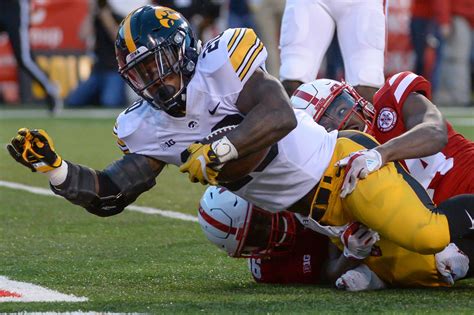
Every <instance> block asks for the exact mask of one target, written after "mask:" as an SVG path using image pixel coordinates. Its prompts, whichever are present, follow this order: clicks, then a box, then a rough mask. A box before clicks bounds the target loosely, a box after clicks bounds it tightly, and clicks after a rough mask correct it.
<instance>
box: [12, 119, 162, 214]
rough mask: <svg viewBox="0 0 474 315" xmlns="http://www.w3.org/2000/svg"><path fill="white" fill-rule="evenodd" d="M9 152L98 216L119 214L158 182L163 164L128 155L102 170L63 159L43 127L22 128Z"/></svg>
mask: <svg viewBox="0 0 474 315" xmlns="http://www.w3.org/2000/svg"><path fill="white" fill-rule="evenodd" d="M7 150H8V152H9V153H10V155H11V156H12V157H13V158H14V159H15V160H16V161H17V162H19V163H20V164H22V165H24V166H26V167H28V168H29V169H31V170H32V171H34V172H36V171H38V172H42V173H44V174H46V175H47V176H48V178H49V181H50V186H51V190H52V191H53V192H54V193H55V194H58V195H61V196H63V197H64V198H66V199H67V200H69V201H70V202H72V203H74V204H77V205H79V206H81V207H84V208H85V209H86V210H87V211H89V212H91V213H93V214H95V215H98V216H104V217H105V216H111V215H114V214H118V213H120V212H122V211H123V209H124V208H125V207H126V206H127V205H129V204H130V203H132V202H133V201H135V200H136V199H137V197H138V196H139V195H140V194H141V193H143V192H145V191H147V190H149V189H150V188H152V187H153V186H154V185H155V183H156V182H155V177H156V176H158V174H159V173H160V172H161V170H162V169H163V167H164V165H165V164H164V163H163V162H160V161H157V160H154V159H152V158H149V157H146V156H144V155H139V154H127V155H125V156H124V157H123V158H122V159H120V160H118V161H115V162H113V163H112V164H110V165H109V166H108V167H107V168H105V169H104V170H103V171H96V170H93V169H91V168H88V167H86V166H82V165H78V164H74V163H72V162H69V161H63V160H62V158H61V157H60V156H59V155H58V154H57V153H56V151H55V149H54V144H53V141H52V139H51V137H50V136H49V135H48V134H47V133H46V132H45V131H44V130H41V129H32V130H30V129H27V128H21V129H20V130H18V134H17V136H16V137H14V138H13V139H12V140H11V143H10V144H9V145H7Z"/></svg>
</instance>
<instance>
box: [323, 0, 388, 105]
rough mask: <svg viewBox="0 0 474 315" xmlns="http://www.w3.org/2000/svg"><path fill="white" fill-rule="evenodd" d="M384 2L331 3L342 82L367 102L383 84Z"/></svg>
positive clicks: (378, 0)
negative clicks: (341, 68) (342, 68)
mask: <svg viewBox="0 0 474 315" xmlns="http://www.w3.org/2000/svg"><path fill="white" fill-rule="evenodd" d="M383 2H384V1H383V0H374V1H352V2H351V3H350V4H348V5H345V6H341V5H340V4H336V2H332V6H333V7H334V12H335V13H334V16H335V19H336V27H337V36H338V40H339V46H340V47H341V53H342V57H343V60H344V67H345V80H346V81H347V82H348V83H349V84H351V85H352V86H354V87H355V88H356V89H357V91H358V92H359V93H361V95H362V96H363V97H364V98H365V99H367V100H368V101H372V98H373V94H375V92H376V91H377V89H378V88H380V87H381V86H382V85H383V83H384V81H385V77H384V72H383V71H384V51H385V38H386V25H385V12H384V9H385V8H384V5H383Z"/></svg>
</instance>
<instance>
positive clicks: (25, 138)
mask: <svg viewBox="0 0 474 315" xmlns="http://www.w3.org/2000/svg"><path fill="white" fill-rule="evenodd" d="M7 150H8V152H9V153H10V155H11V156H12V157H13V158H14V159H15V160H16V161H17V162H18V163H21V164H23V165H24V166H26V167H28V168H29V169H31V170H32V171H33V172H36V171H38V172H42V173H46V172H49V171H51V170H52V169H55V168H58V167H60V166H61V164H62V159H61V157H60V156H59V155H58V154H57V153H56V151H55V150H54V143H53V140H52V139H51V138H50V137H49V135H48V134H47V133H46V131H44V130H42V129H31V130H30V129H28V128H21V129H18V132H17V135H16V136H15V137H14V138H12V140H11V141H10V144H8V145H7Z"/></svg>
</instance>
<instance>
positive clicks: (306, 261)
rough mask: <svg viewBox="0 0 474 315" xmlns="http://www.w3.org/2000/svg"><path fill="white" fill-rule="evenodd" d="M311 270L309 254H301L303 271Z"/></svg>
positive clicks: (308, 271)
mask: <svg viewBox="0 0 474 315" xmlns="http://www.w3.org/2000/svg"><path fill="white" fill-rule="evenodd" d="M310 272H311V255H304V256H303V273H310Z"/></svg>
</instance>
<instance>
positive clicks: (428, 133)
mask: <svg viewBox="0 0 474 315" xmlns="http://www.w3.org/2000/svg"><path fill="white" fill-rule="evenodd" d="M403 123H404V124H405V128H406V129H407V131H406V132H405V133H403V134H402V135H400V136H398V137H396V138H393V139H390V140H389V141H387V142H385V143H384V144H382V145H379V146H378V147H376V148H374V149H371V150H363V151H358V152H354V153H352V154H351V155H350V156H348V157H346V158H344V159H342V160H340V161H339V162H338V164H337V165H338V166H341V167H345V168H346V177H345V179H344V183H343V185H342V189H341V197H343V198H344V197H345V196H347V195H348V194H350V193H351V192H352V191H353V190H354V189H355V186H356V184H357V180H358V179H359V178H365V177H367V175H368V174H370V173H372V172H375V171H376V170H378V169H379V168H380V167H382V166H383V165H384V164H385V163H387V162H393V161H398V160H405V159H413V158H421V157H424V156H429V155H433V154H436V153H438V152H439V151H441V150H442V149H443V148H444V146H445V145H446V144H447V143H448V131H447V126H446V122H445V121H444V118H443V115H442V114H441V113H440V111H439V110H438V109H437V108H436V106H435V105H434V104H433V103H431V102H430V100H429V99H428V98H426V97H425V96H423V95H422V94H419V93H415V92H413V93H411V94H410V95H409V96H408V97H407V99H406V101H405V103H404V105H403Z"/></svg>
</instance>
